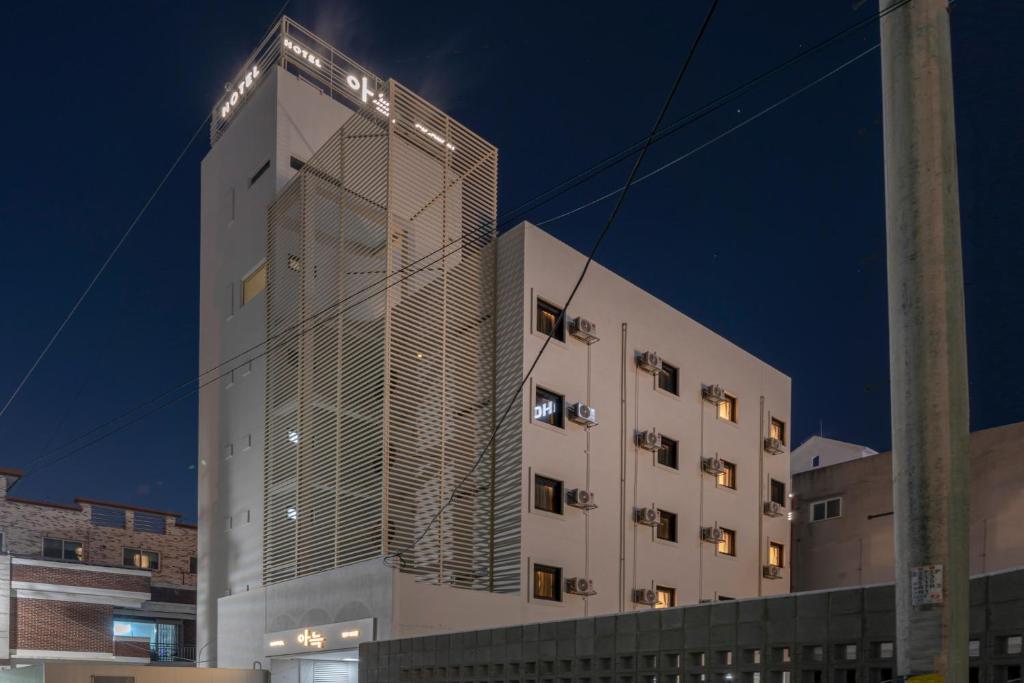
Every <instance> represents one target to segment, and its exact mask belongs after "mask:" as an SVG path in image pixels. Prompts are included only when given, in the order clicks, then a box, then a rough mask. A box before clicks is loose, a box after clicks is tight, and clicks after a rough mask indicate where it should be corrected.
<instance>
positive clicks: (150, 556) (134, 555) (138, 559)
mask: <svg viewBox="0 0 1024 683" xmlns="http://www.w3.org/2000/svg"><path fill="white" fill-rule="evenodd" d="M122 564H124V566H126V567H138V568H139V569H152V570H153V571H156V570H158V569H160V553H155V552H153V551H152V550H140V549H138V548H125V549H124V557H123V561H122Z"/></svg>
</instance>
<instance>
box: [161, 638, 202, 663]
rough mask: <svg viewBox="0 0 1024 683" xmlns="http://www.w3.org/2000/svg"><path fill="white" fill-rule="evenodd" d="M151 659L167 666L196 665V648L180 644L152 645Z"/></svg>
mask: <svg viewBox="0 0 1024 683" xmlns="http://www.w3.org/2000/svg"><path fill="white" fill-rule="evenodd" d="M149 659H150V661H153V662H162V663H165V664H195V661H196V646H195V645H181V644H179V643H150V644H149Z"/></svg>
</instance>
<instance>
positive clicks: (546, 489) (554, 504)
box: [533, 474, 563, 515]
mask: <svg viewBox="0 0 1024 683" xmlns="http://www.w3.org/2000/svg"><path fill="white" fill-rule="evenodd" d="M562 500H563V496H562V482H560V481H558V480H557V479H548V478H547V477H542V476H541V475H539V474H537V475H534V478H533V507H535V508H536V509H538V510H543V511H544V512H553V513H555V514H556V515H560V514H562Z"/></svg>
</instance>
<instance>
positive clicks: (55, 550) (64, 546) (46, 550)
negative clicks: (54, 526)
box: [43, 538, 85, 562]
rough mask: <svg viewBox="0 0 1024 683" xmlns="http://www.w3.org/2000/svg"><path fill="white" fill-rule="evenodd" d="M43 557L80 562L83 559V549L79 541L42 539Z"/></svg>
mask: <svg viewBox="0 0 1024 683" xmlns="http://www.w3.org/2000/svg"><path fill="white" fill-rule="evenodd" d="M43 557H45V558H46V559H48V560H70V561H72V562H81V561H83V560H84V559H85V549H84V548H83V547H82V543H81V541H67V540H64V539H60V538H44V539H43Z"/></svg>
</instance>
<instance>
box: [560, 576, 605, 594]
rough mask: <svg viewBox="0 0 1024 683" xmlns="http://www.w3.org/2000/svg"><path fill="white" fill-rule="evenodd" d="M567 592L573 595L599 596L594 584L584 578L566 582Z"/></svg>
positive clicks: (577, 577)
mask: <svg viewBox="0 0 1024 683" xmlns="http://www.w3.org/2000/svg"><path fill="white" fill-rule="evenodd" d="M565 592H566V593H571V594H572V595H597V591H596V590H594V582H593V581H592V580H590V579H588V578H585V577H582V576H574V577H573V578H571V579H566V580H565Z"/></svg>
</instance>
